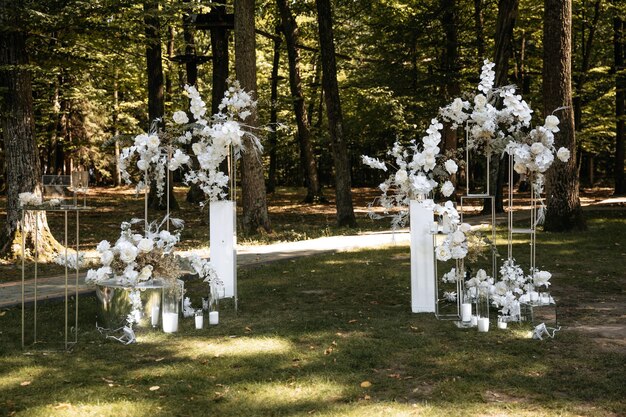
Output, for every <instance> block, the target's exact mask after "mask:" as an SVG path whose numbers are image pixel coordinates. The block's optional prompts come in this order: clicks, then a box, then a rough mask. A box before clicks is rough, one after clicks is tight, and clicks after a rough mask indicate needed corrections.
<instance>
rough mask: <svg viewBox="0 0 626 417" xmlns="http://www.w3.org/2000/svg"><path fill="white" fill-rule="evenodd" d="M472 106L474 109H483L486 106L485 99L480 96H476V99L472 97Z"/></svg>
mask: <svg viewBox="0 0 626 417" xmlns="http://www.w3.org/2000/svg"><path fill="white" fill-rule="evenodd" d="M474 104H475V105H476V107H484V106H485V105H486V104H487V97H485V96H484V95H482V94H476V97H474Z"/></svg>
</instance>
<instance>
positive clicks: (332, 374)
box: [0, 211, 626, 417]
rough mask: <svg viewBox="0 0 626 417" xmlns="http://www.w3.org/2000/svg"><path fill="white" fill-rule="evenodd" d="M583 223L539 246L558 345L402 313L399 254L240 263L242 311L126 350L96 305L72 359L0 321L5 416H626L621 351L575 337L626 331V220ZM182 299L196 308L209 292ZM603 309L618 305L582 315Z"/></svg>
mask: <svg viewBox="0 0 626 417" xmlns="http://www.w3.org/2000/svg"><path fill="white" fill-rule="evenodd" d="M588 215H589V228H590V229H589V231H588V232H584V233H570V234H550V233H541V234H540V235H539V237H538V245H537V251H538V255H537V263H538V265H539V266H541V267H543V268H545V269H547V270H549V271H552V272H553V274H554V275H553V278H552V281H553V287H552V293H553V294H554V295H555V297H556V298H557V300H558V302H559V314H560V318H559V320H560V324H562V325H563V326H564V328H563V330H562V331H561V332H559V333H557V335H556V338H555V339H550V340H543V341H538V340H532V339H529V338H528V333H529V330H530V328H531V327H530V325H529V324H522V325H515V326H512V328H510V329H508V330H506V331H504V330H497V329H494V327H495V326H493V323H492V329H493V330H492V331H490V332H489V333H486V334H479V333H478V332H476V330H475V329H467V330H461V329H457V328H456V327H455V326H454V325H453V323H451V322H448V321H437V320H436V319H435V318H434V316H433V315H432V314H412V313H411V312H410V293H409V273H410V272H409V250H408V247H407V246H397V247H387V248H383V249H376V250H367V251H358V252H347V253H339V254H334V255H321V256H312V257H307V258H301V259H298V260H291V261H281V262H275V263H270V264H264V265H262V266H259V267H256V268H254V269H252V268H247V269H241V270H240V271H239V294H240V311H239V313H238V314H235V312H234V311H233V308H232V306H226V307H225V308H223V310H222V313H221V319H222V320H221V321H222V323H221V324H220V325H219V326H214V327H211V328H209V329H205V330H202V331H196V330H194V329H193V320H192V319H184V320H183V322H182V329H181V331H180V332H179V333H177V334H173V335H165V334H163V333H160V332H155V331H151V330H140V331H138V338H139V343H138V344H135V345H130V346H123V345H120V344H118V343H117V342H113V341H110V340H109V341H108V340H103V338H102V337H101V336H100V334H99V333H98V332H97V331H96V330H95V314H96V302H95V298H94V297H83V298H81V301H80V308H81V314H80V323H79V328H80V332H79V344H78V345H77V346H76V347H75V348H74V349H73V351H72V352H69V353H65V352H56V353H55V352H48V353H46V352H42V351H40V350H28V351H27V352H24V351H22V349H21V348H20V310H19V309H17V308H14V309H9V310H5V311H2V312H0V314H1V316H0V416H5V415H17V416H77V415H80V416H100V415H105V416H136V417H137V416H139V417H141V416H205V415H214V416H308V415H319V416H388V415H416V416H446V417H448V416H620V415H625V414H626V400H625V398H626V388H625V387H626V376H625V374H624V364H625V363H626V352H625V349H624V345H623V344H620V343H618V342H619V340H616V341H611V340H606V339H600V338H598V337H596V336H593V334H592V333H585V332H580V331H576V330H575V329H576V328H577V327H578V326H580V325H594V324H598V323H600V324H607V323H609V324H610V323H620V322H623V314H624V312H623V306H624V303H625V301H626V296H625V294H624V288H625V287H626V286H625V285H624V284H625V283H626V277H625V274H624V271H623V266H624V262H623V260H624V257H625V255H626V254H625V253H624V252H626V249H625V248H626V216H625V215H626V213H625V212H624V211H602V212H599V211H598V212H588ZM501 242H502V243H504V241H503V240H501ZM525 246H527V244H526V242H524V241H522V240H520V241H518V242H517V243H516V246H515V251H517V252H522V251H523V249H524V247H525ZM500 252H501V253H506V248H505V247H502V248H501V250H500ZM188 292H189V295H190V296H191V298H192V301H193V302H194V304H196V305H197V304H198V303H199V298H200V297H201V296H202V295H203V294H204V293H205V292H206V288H205V287H204V286H203V285H199V284H191V283H190V285H188ZM602 303H607V305H618V306H621V310H620V309H616V310H614V311H613V310H610V309H602V308H589V306H594V305H595V306H600V305H602ZM494 315H495V314H494ZM27 318H28V317H27ZM62 320H63V309H62V305H61V304H60V303H54V302H51V303H47V304H44V305H43V306H42V307H41V311H40V323H39V326H40V328H42V329H54V328H57V329H59V328H60V326H61V324H60V323H61V322H62ZM622 324H623V323H622ZM54 337H56V338H58V340H61V336H60V334H59V333H58V332H57V333H56V334H54Z"/></svg>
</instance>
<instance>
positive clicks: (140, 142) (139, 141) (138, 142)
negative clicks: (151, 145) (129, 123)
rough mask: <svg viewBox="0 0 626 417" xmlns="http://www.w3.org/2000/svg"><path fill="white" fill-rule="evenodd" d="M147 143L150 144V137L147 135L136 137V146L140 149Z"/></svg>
mask: <svg viewBox="0 0 626 417" xmlns="http://www.w3.org/2000/svg"><path fill="white" fill-rule="evenodd" d="M146 142H148V135H146V134H145V133H142V134H140V135H137V136H136V137H135V146H137V147H138V148H141V147H142V146H145V145H146Z"/></svg>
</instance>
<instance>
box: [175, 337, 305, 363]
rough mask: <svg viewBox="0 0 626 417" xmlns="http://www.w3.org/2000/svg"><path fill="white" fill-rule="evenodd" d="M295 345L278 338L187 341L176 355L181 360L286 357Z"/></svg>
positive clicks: (181, 345)
mask: <svg viewBox="0 0 626 417" xmlns="http://www.w3.org/2000/svg"><path fill="white" fill-rule="evenodd" d="M291 350H293V345H292V344H291V343H290V342H288V341H286V340H284V339H281V338H277V337H241V338H233V339H222V340H212V341H211V342H204V341H185V342H183V343H181V344H180V349H179V350H178V352H177V353H176V356H177V357H179V358H181V357H182V358H197V357H200V356H227V357H246V356H256V355H285V354H287V353H289V352H290V351H291Z"/></svg>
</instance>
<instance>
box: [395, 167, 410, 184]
mask: <svg viewBox="0 0 626 417" xmlns="http://www.w3.org/2000/svg"><path fill="white" fill-rule="evenodd" d="M408 178H409V174H407V172H406V170H404V169H399V170H398V172H396V184H404V183H405V182H406V180H407V179H408Z"/></svg>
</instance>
